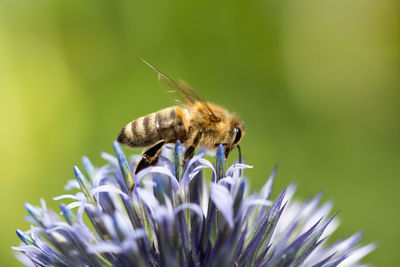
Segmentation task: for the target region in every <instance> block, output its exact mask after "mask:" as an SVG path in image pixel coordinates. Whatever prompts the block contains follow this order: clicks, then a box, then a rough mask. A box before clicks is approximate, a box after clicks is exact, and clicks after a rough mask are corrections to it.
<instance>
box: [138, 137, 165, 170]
mask: <svg viewBox="0 0 400 267" xmlns="http://www.w3.org/2000/svg"><path fill="white" fill-rule="evenodd" d="M164 144H165V141H164V140H160V141H158V142H157V143H155V144H154V145H152V146H151V147H150V148H148V149H146V150H145V151H143V153H142V159H141V160H140V161H139V164H138V165H137V166H136V169H135V175H136V174H137V173H138V172H140V171H141V170H143V169H145V168H147V167H150V166H153V165H155V164H156V163H157V162H158V155H160V152H161V149H162V147H163V145H164Z"/></svg>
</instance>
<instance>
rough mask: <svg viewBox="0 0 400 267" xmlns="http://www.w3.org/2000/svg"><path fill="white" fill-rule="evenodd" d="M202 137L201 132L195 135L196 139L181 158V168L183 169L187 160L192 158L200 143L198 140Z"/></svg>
mask: <svg viewBox="0 0 400 267" xmlns="http://www.w3.org/2000/svg"><path fill="white" fill-rule="evenodd" d="M202 135H203V130H200V131H199V132H198V133H197V134H196V137H195V138H194V139H193V143H192V144H191V145H190V146H188V148H187V149H186V151H185V155H184V156H183V160H182V163H181V165H182V167H183V165H185V163H186V160H187V159H190V158H192V157H193V154H194V150H195V149H196V147H197V146H198V145H199V142H200V139H201V136H202Z"/></svg>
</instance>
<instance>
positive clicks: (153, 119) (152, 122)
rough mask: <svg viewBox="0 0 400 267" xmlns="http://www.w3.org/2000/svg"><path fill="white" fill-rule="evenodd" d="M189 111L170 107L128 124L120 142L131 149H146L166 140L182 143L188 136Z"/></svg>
mask: <svg viewBox="0 0 400 267" xmlns="http://www.w3.org/2000/svg"><path fill="white" fill-rule="evenodd" d="M186 118H187V111H186V110H185V109H183V108H180V107H169V108H165V109H162V110H160V111H157V112H154V113H151V114H149V115H146V116H143V117H140V118H138V119H136V120H134V121H132V122H130V123H128V124H127V125H126V126H125V127H124V128H122V129H121V132H120V133H119V135H118V139H117V140H118V142H120V143H122V144H126V145H129V146H131V147H144V146H149V145H151V144H154V143H156V142H157V141H159V140H164V141H165V143H175V142H176V141H177V140H178V139H179V140H181V141H182V142H184V141H185V139H186V134H187V129H188V125H187V119H186Z"/></svg>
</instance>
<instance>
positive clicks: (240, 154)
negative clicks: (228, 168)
mask: <svg viewBox="0 0 400 267" xmlns="http://www.w3.org/2000/svg"><path fill="white" fill-rule="evenodd" d="M237 148H238V151H239V164H241V163H242V150H241V149H240V146H239V145H237ZM240 176H242V170H240V171H239V177H240Z"/></svg>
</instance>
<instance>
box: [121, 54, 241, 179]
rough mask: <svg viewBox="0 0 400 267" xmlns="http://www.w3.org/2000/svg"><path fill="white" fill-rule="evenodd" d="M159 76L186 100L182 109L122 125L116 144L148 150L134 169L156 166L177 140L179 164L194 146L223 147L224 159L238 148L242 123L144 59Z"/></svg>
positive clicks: (156, 114)
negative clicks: (181, 155)
mask: <svg viewBox="0 0 400 267" xmlns="http://www.w3.org/2000/svg"><path fill="white" fill-rule="evenodd" d="M143 61H144V62H145V63H146V64H147V65H148V66H150V67H151V68H152V69H154V70H155V71H156V72H157V73H158V74H159V75H160V77H162V78H164V79H165V80H166V81H167V82H168V84H169V85H170V86H172V87H174V88H175V89H177V90H178V92H179V93H181V94H182V95H183V96H184V98H185V99H186V103H185V104H184V105H183V106H172V107H168V108H165V109H162V110H159V111H157V112H154V113H151V114H148V115H146V116H143V117H140V118H137V119H135V120H133V121H131V122H130V123H128V124H127V125H126V126H124V127H123V128H122V129H121V131H120V133H119V135H118V137H117V141H118V142H120V143H122V144H125V145H128V146H130V147H148V148H146V149H145V150H144V151H143V153H142V159H141V160H140V162H139V163H138V165H137V166H136V169H135V174H136V173H138V172H139V171H140V170H142V169H144V168H146V167H148V166H152V165H155V164H156V163H157V161H158V156H159V154H160V152H161V149H162V147H163V146H164V145H165V144H168V143H176V142H177V141H178V140H180V142H181V143H182V145H183V146H185V147H186V151H185V154H184V159H183V161H182V165H183V164H184V163H185V162H186V160H187V159H188V158H191V157H192V156H193V153H194V150H195V148H196V147H198V146H201V147H204V148H206V149H209V150H217V149H218V146H219V145H223V147H224V150H225V157H228V155H229V153H230V151H231V150H232V149H233V148H235V147H238V149H239V161H240V160H241V159H240V158H241V156H240V147H239V143H240V141H241V140H242V138H243V135H244V133H245V129H244V126H243V122H242V120H240V118H239V117H237V116H236V115H234V114H232V113H230V112H228V111H227V110H226V109H224V108H223V107H221V106H218V105H216V104H212V103H209V102H206V101H205V100H204V99H203V98H202V97H201V96H200V95H199V94H198V93H197V92H196V91H195V90H194V89H193V88H191V87H190V86H189V85H187V84H183V83H181V84H179V85H178V84H177V83H175V82H174V81H173V80H172V79H171V78H169V77H168V76H166V75H165V74H163V73H162V72H161V71H159V70H158V69H157V68H156V67H154V66H153V65H151V64H150V63H148V62H147V61H145V60H143Z"/></svg>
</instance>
